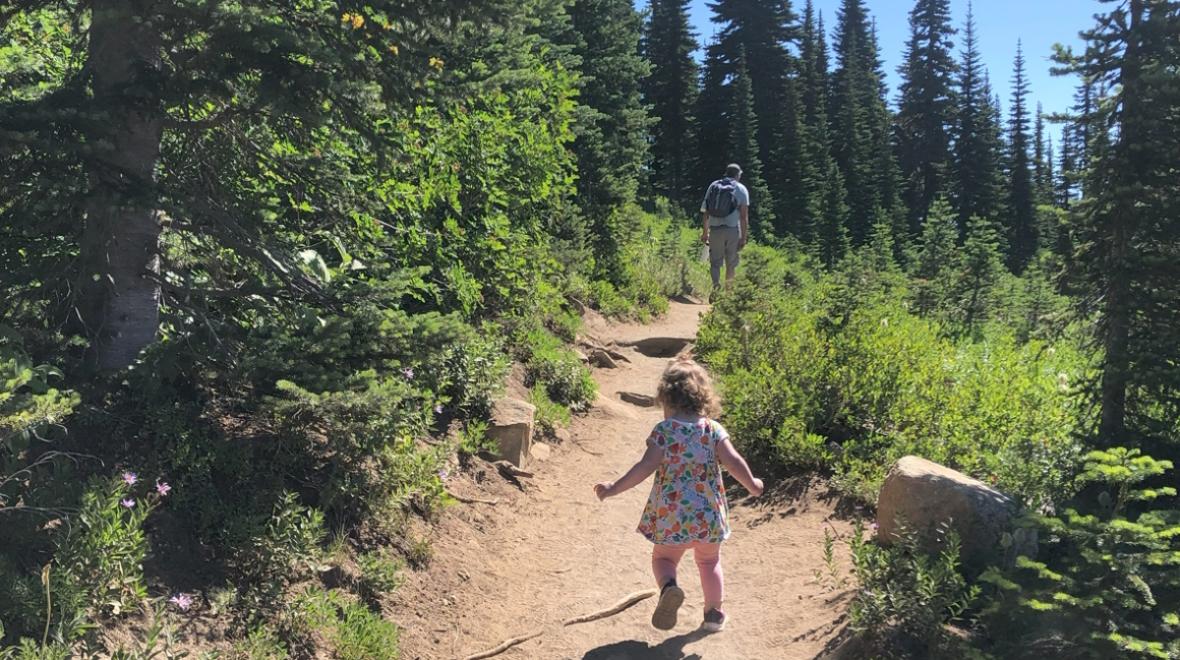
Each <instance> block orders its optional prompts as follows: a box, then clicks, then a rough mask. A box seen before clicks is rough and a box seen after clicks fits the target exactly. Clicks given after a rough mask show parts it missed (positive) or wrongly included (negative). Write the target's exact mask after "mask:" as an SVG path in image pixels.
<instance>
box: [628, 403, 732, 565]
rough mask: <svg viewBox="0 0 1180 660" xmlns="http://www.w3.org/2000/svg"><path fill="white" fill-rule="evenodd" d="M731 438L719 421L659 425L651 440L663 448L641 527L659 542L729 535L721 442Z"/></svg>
mask: <svg viewBox="0 0 1180 660" xmlns="http://www.w3.org/2000/svg"><path fill="white" fill-rule="evenodd" d="M728 437H729V434H728V433H726V432H725V429H724V428H723V427H722V426H721V425H720V424H718V423H717V422H715V421H713V420H711V419H706V418H704V417H702V418H700V419H699V420H697V421H696V422H690V421H685V420H680V419H675V418H669V419H665V420H664V421H662V422H660V423H659V424H656V426H655V428H654V429H652V431H651V435H650V436H648V439H647V443H648V445H651V446H656V447H659V448H661V449H663V450H664V460H663V462H662V463H660V467H659V468H658V469H656V473H655V481H654V483H652V486H651V495H649V496H648V498H647V507H645V508H644V510H643V517H642V518H640V520H639V528H638V530H637V531H638V532H639V533H640V534H643V535H644V536H645V537H647V540H649V541H651V542H652V543H656V544H660V545H681V544H685V543H694V542H701V543H720V542H722V541H724V540H725V539H727V538H729V508H728V506H727V505H726V502H725V484H724V483H723V482H722V480H721V465H720V464H719V463H718V462H717V444H718V443H720V442H722V441H724V440H725V439H726V438H728Z"/></svg>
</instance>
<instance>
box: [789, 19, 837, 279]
mask: <svg viewBox="0 0 1180 660" xmlns="http://www.w3.org/2000/svg"><path fill="white" fill-rule="evenodd" d="M825 34H826V32H825V30H824V21H823V16H818V17H817V16H816V14H815V8H814V6H813V4H812V2H811V0H808V2H807V5H806V8H805V10H804V19H803V39H802V42H801V44H800V73H799V75H800V79H801V83H802V85H803V94H802V102H803V148H802V152H803V155H802V160H803V166H804V177H805V179H806V185H807V191H808V198H807V201H808V206H807V207H806V213H807V215H806V216H805V218H804V222H813V223H814V227H815V235H814V245H815V252H816V254H817V255H818V256H819V258H820V261H821V262H822V263H823V264H825V265H826V266H828V267H832V266H835V265H836V263H837V262H838V261H839V260H840V259H842V258H843V257H844V255H845V254H846V253H847V251H848V247H849V237H848V201H847V195H846V192H845V189H844V180H843V176H842V175H841V174H840V168H839V167H838V166H837V165H836V161H835V159H834V158H833V157H832V151H831V138H830V134H829V132H828V108H827V106H828V90H829V79H828V45H827V38H826V36H825ZM805 240H806V239H805Z"/></svg>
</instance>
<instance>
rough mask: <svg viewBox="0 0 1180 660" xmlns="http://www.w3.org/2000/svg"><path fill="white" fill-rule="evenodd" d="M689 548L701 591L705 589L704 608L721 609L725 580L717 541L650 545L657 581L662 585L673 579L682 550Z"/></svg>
mask: <svg viewBox="0 0 1180 660" xmlns="http://www.w3.org/2000/svg"><path fill="white" fill-rule="evenodd" d="M689 550H692V557H693V559H694V560H695V561H696V564H697V570H698V571H700V573H701V591H703V592H705V611H709V610H712V609H721V602H722V599H723V597H724V596H725V583H724V581H723V580H722V576H721V544H720V543H701V542H700V541H696V542H693V543H685V544H683V545H659V544H656V545H655V546H653V547H652V551H651V571H652V573H655V576H656V584H657V585H659V586H661V587H662V586H664V585H665V584H667V583H668V580H674V579H676V566H677V565H679V564H680V558H681V557H683V556H684V553H685V552H688V551H689Z"/></svg>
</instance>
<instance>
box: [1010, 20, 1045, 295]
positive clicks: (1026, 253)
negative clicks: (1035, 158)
mask: <svg viewBox="0 0 1180 660" xmlns="http://www.w3.org/2000/svg"><path fill="white" fill-rule="evenodd" d="M1008 136H1009V137H1008V218H1007V219H1008V227H1007V231H1008V266H1009V268H1011V269H1012V270H1013V272H1016V273H1020V272H1022V271H1023V270H1024V267H1025V266H1027V265H1028V262H1029V260H1031V259H1032V257H1033V255H1034V254H1036V253H1037V249H1038V239H1037V231H1036V212H1035V208H1034V207H1035V203H1036V202H1035V199H1034V198H1035V191H1034V189H1033V173H1032V168H1031V164H1030V163H1029V149H1028V146H1029V145H1028V142H1029V135H1028V79H1027V77H1026V76H1025V69H1024V48H1023V46H1022V45H1021V44H1020V43H1017V45H1016V60H1015V63H1014V65H1013V73H1012V111H1011V117H1010V118H1009V120H1008Z"/></svg>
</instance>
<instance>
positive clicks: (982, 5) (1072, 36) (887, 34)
mask: <svg viewBox="0 0 1180 660" xmlns="http://www.w3.org/2000/svg"><path fill="white" fill-rule="evenodd" d="M814 2H815V8H816V10H817V11H822V12H823V16H824V22H825V23H826V26H827V28H828V32H829V37H830V36H831V33H832V31H833V30H834V29H835V25H836V9H837V8H838V7H839V6H840V0H814ZM637 4H638V5H640V6H646V4H647V2H646V0H637ZM792 5H793V6H794V8H795V10H796V11H797V12H799V13H802V11H803V6H804V0H793V2H792ZM866 5H867V6H868V8H869V12H870V14H871V15H872V16H873V17H874V18H875V19H876V21H877V29H878V32H879V35H880V39H881V54H882V57H883V59H884V61H885V71H886V74H887V75H888V83H889V93H890V99H889V101H890V103H893V102H895V100H896V95H897V87H898V82H899V79H898V75H897V67H898V65H899V64H900V63H901V57H902V54H903V53H904V52H905V42H906V39H907V38H908V37H909V12H910V8H911V7H912V6H913V1H912V0H866ZM974 5H975V22H976V24H977V31H978V38H979V42H980V51H981V52H982V54H983V61H984V64H985V65H986V66H987V68H988V71H989V72H990V73H991V80H992V86H993V88H994V89H995V90H996V91H997V92H999V93H1000V96H1001V100H1002V102H1003V107H1004V111H1005V117H1006V116H1007V108H1008V103H1009V93H1010V92H1009V88H1010V85H1009V81H1010V79H1011V77H1012V60H1013V58H1014V57H1015V55H1016V42H1017V40H1018V39H1021V40H1023V42H1024V55H1025V61H1026V66H1027V69H1028V76H1029V81H1030V83H1031V94H1030V97H1031V99H1030V100H1031V107H1032V108H1033V109H1035V108H1036V104H1037V102H1038V101H1040V102H1041V103H1042V104H1044V107H1045V111H1046V112H1054V111H1063V110H1066V109H1067V108H1069V106H1070V105H1071V104H1072V101H1073V91H1074V85H1075V83H1076V81H1075V80H1074V79H1073V78H1072V77H1064V78H1054V77H1053V76H1051V75H1050V74H1049V67H1050V65H1051V63H1050V62H1049V56H1050V55H1051V54H1052V52H1053V44H1054V43H1062V44H1065V45H1073V46H1074V47H1075V49H1076V48H1078V47H1079V46H1080V45H1081V41H1080V40H1079V39H1078V36H1077V35H1078V32H1079V31H1080V30H1083V29H1086V28H1089V27H1090V26H1091V25H1093V20H1092V16H1093V15H1094V13H1096V12H1098V11H1101V9H1102V5H1101V3H1099V2H1098V1H1097V0H975V3H974ZM951 11H952V13H953V16H954V23H955V27H957V28H960V29H961V28H962V24H963V22H964V20H965V19H966V16H967V0H951ZM710 15H711V12H710V11H709V8H708V4H707V0H692V18H693V24H694V25H695V26H696V30H697V33H698V37H699V39H700V40H701V42H702V43H707V42H708V41H709V40H710V39H711V38H712V36H713V31H714V27H715V26H714V24H713V23H712V22H710V20H709V18H710ZM961 38H962V35H961V34H959V35H956V41H955V49H956V51H957V50H958V48H959V46H960V42H961ZM830 43H831V42H830V40H829V44H830ZM834 65H835V62H834V61H833V66H834ZM1053 133H1054V135H1055V136H1056V134H1057V133H1058V131H1057V130H1054V131H1053ZM1054 141H1055V142H1056V141H1057V140H1056V137H1055V140H1054Z"/></svg>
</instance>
